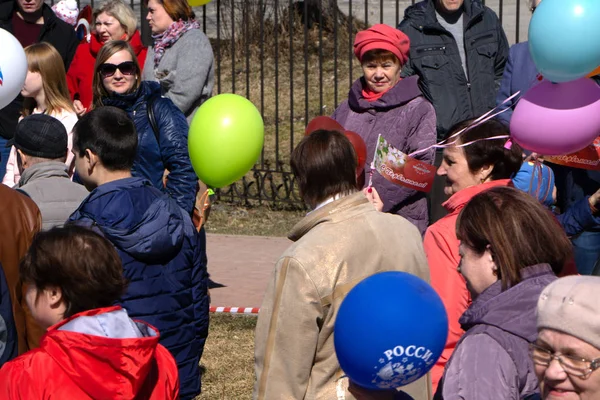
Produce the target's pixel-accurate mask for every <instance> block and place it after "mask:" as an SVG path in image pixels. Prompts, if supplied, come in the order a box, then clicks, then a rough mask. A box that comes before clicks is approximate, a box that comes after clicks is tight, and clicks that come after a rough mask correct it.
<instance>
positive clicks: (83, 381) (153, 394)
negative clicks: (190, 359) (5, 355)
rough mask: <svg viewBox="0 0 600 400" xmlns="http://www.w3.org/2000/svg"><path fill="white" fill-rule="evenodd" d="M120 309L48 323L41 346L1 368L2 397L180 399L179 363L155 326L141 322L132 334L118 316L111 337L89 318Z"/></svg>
mask: <svg viewBox="0 0 600 400" xmlns="http://www.w3.org/2000/svg"><path fill="white" fill-rule="evenodd" d="M119 312H123V311H122V309H121V307H118V306H115V307H107V308H99V309H95V310H89V311H85V312H81V313H79V314H75V315H74V316H72V317H71V318H67V319H65V320H63V321H61V322H59V323H58V324H56V325H54V326H52V327H50V328H48V332H47V333H46V334H45V335H44V336H43V337H42V341H41V343H40V347H39V348H37V349H35V350H32V351H29V352H27V353H25V354H23V355H22V356H20V357H17V358H15V359H14V360H12V361H9V362H8V363H6V364H4V366H3V367H2V369H0V399H3V400H13V399H14V400H17V399H36V400H43V399H48V400H49V399H78V400H86V399H120V400H126V399H130V400H133V399H149V400H174V399H178V398H179V379H178V372H177V365H176V364H175V360H174V359H173V356H172V355H171V353H169V351H168V350H167V349H165V348H164V347H163V346H161V345H160V344H158V339H159V335H158V332H157V331H156V329H155V328H153V327H151V326H150V325H148V324H143V323H141V322H137V326H138V327H141V329H142V330H140V333H141V335H137V336H136V335H134V336H133V337H132V336H129V335H123V334H122V332H123V331H124V326H126V325H123V324H122V323H121V325H117V324H116V323H114V322H113V326H114V327H116V328H113V329H112V332H109V333H112V334H114V335H115V336H116V337H111V336H112V335H111V334H107V336H108V337H107V336H100V335H99V332H98V331H97V330H93V329H91V328H90V326H91V324H90V323H89V319H88V321H86V320H85V318H86V317H92V318H97V319H98V320H102V322H104V321H109V320H108V319H107V317H108V318H110V317H111V315H109V314H112V315H115V313H119ZM82 317H83V318H82ZM76 319H78V321H76V322H73V321H74V320H76ZM113 321H114V320H113ZM117 322H120V321H117ZM109 323H110V321H109ZM109 323H106V325H102V327H103V328H104V327H105V326H108V327H110V325H109ZM127 323H131V320H129V319H127V321H126V324H127ZM119 327H120V328H119ZM86 330H87V331H90V332H88V333H86ZM109 331H110V329H109ZM105 332H106V329H105V331H103V333H105ZM119 333H120V334H121V335H120V336H119ZM145 333H146V334H148V335H145ZM122 336H125V337H122ZM140 336H141V337H140Z"/></svg>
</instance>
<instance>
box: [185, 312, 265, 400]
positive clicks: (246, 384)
mask: <svg viewBox="0 0 600 400" xmlns="http://www.w3.org/2000/svg"><path fill="white" fill-rule="evenodd" d="M255 327H256V317H252V316H246V315H228V314H213V315H211V317H210V332H209V336H208V339H207V340H206V345H205V347H204V354H203V355H202V360H201V363H202V365H203V366H204V368H205V372H204V374H203V376H202V394H201V395H200V396H198V397H197V400H204V399H206V400H208V399H210V400H229V399H231V400H244V399H251V398H252V385H253V383H254V328H255Z"/></svg>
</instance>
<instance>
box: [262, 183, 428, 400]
mask: <svg viewBox="0 0 600 400" xmlns="http://www.w3.org/2000/svg"><path fill="white" fill-rule="evenodd" d="M289 238H290V239H291V240H293V241H295V242H296V243H294V244H293V245H292V246H290V247H289V248H288V249H287V250H286V251H285V253H284V254H283V255H282V256H281V258H280V259H279V261H278V262H277V265H276V266H275V270H274V273H273V276H272V279H271V281H270V283H269V286H268V288H267V292H266V294H265V298H264V300H263V304H262V307H261V310H260V314H259V317H258V324H257V327H256V339H255V371H256V382H255V385H254V395H253V397H254V399H259V400H263V399H266V400H301V399H307V400H313V399H314V400H321V399H323V400H337V399H354V397H353V396H352V395H351V394H350V393H349V392H348V391H347V389H346V387H347V385H348V383H347V379H342V380H339V381H338V379H339V378H340V377H342V376H343V372H342V371H341V369H340V366H339V363H338V361H337V358H336V355H335V350H334V346H333V325H334V322H335V317H336V315H337V312H338V309H339V307H340V304H341V302H342V300H343V299H344V297H345V295H346V294H347V293H348V291H350V289H352V287H353V286H354V285H355V284H357V283H358V282H360V281H361V280H363V279H364V278H366V277H368V276H370V275H372V274H374V273H377V272H381V271H394V270H395V271H406V272H409V273H412V274H414V275H416V276H418V277H420V278H422V279H424V280H426V281H427V282H429V267H428V265H427V261H426V258H425V253H424V252H423V245H422V242H421V235H420V234H419V231H418V230H417V228H415V226H414V225H412V224H411V223H410V222H408V221H407V220H405V219H404V218H402V217H400V216H397V215H391V214H385V213H381V212H378V211H376V210H375V209H374V207H373V206H372V205H371V204H370V203H369V202H368V200H367V199H366V198H365V197H364V195H363V194H362V193H355V194H353V195H350V196H347V197H344V198H342V199H339V200H336V201H334V202H332V203H329V204H327V205H325V206H323V207H322V208H319V209H317V210H315V211H313V212H311V213H310V214H309V215H307V216H306V217H305V218H303V219H302V220H301V221H300V222H299V223H298V224H297V225H296V226H295V227H294V229H293V230H292V232H291V233H290V235H289ZM403 389H404V391H405V392H407V393H408V394H410V395H412V396H413V397H414V399H415V400H428V399H431V397H432V394H431V393H430V392H431V389H430V383H429V380H428V377H424V378H422V379H420V380H418V381H417V382H414V383H412V384H411V385H408V386H406V387H404V388H403ZM340 392H341V393H342V394H343V397H340V396H338V393H340Z"/></svg>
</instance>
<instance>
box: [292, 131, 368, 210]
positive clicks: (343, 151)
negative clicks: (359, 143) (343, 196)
mask: <svg viewBox="0 0 600 400" xmlns="http://www.w3.org/2000/svg"><path fill="white" fill-rule="evenodd" d="M290 165H291V167H292V172H293V173H294V175H296V179H297V181H298V187H299V188H300V194H301V195H302V197H303V198H304V201H306V202H307V203H308V204H309V205H310V206H311V207H315V206H316V205H317V204H319V203H320V202H322V201H324V200H326V199H328V198H329V197H331V196H335V195H336V194H339V193H350V192H352V191H354V190H356V165H357V161H356V153H355V152H354V147H353V146H352V143H350V140H348V138H347V137H346V136H345V135H344V134H343V133H341V132H338V131H327V130H317V131H315V132H313V133H311V134H310V135H308V136H306V137H305V138H304V139H302V141H300V143H298V145H297V146H296V148H295V149H294V151H293V152H292V159H291V161H290Z"/></svg>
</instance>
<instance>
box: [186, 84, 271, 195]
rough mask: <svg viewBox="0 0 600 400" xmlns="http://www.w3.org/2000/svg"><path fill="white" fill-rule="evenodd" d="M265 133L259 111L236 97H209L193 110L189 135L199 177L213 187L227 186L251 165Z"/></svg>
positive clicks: (259, 150) (190, 149) (189, 148)
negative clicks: (196, 109) (194, 111)
mask: <svg viewBox="0 0 600 400" xmlns="http://www.w3.org/2000/svg"><path fill="white" fill-rule="evenodd" d="M264 136H265V130H264V125H263V120H262V117H261V115H260V112H259V111H258V110H257V109H256V107H255V106H254V104H252V103H251V102H250V101H249V100H248V99H246V98H245V97H242V96H238V95H237V94H230V93H226V94H220V95H218V96H215V97H212V98H210V99H209V100H207V101H206V102H204V104H202V106H200V108H199V109H198V111H196V114H195V115H194V118H193V119H192V123H191V124H190V132H189V135H188V150H189V153H190V160H191V161H192V166H193V167H194V171H196V175H198V178H199V179H200V180H201V181H202V182H204V183H206V184H207V185H208V186H210V187H213V188H219V187H223V186H227V185H230V184H231V183H233V182H235V181H237V180H238V179H240V178H241V177H242V176H244V175H245V174H246V173H247V172H248V171H250V169H251V168H252V167H253V166H254V164H255V163H256V161H257V160H258V157H259V156H260V152H261V150H262V147H263V141H264Z"/></svg>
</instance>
